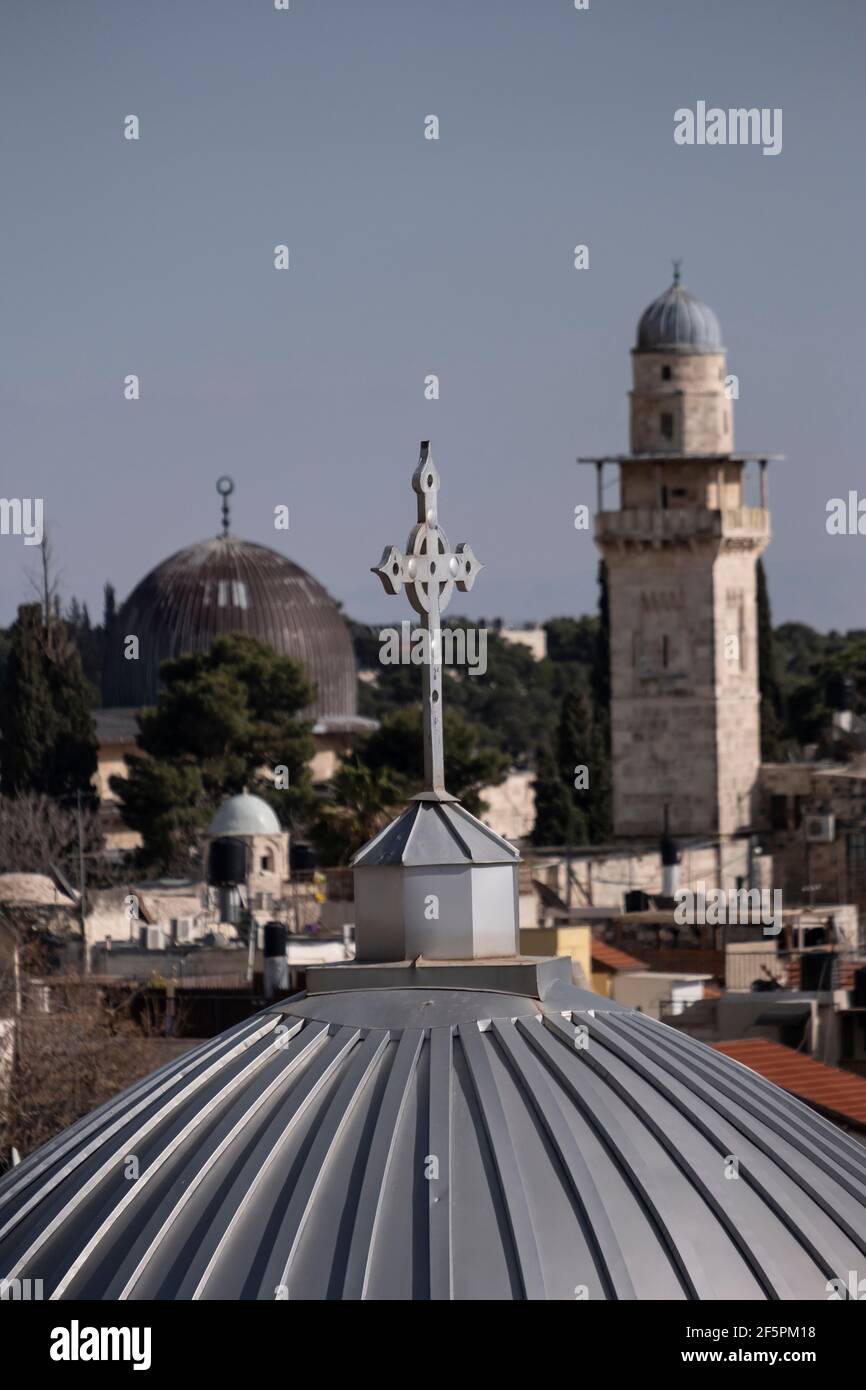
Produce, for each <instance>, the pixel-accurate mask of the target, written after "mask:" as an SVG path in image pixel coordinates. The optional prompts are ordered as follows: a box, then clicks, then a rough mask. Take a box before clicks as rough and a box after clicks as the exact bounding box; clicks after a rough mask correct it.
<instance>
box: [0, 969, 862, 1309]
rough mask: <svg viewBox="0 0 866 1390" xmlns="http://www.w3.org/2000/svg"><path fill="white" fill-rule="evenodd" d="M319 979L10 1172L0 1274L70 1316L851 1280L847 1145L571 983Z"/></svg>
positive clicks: (856, 1258)
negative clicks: (91, 1311)
mask: <svg viewBox="0 0 866 1390" xmlns="http://www.w3.org/2000/svg"><path fill="white" fill-rule="evenodd" d="M553 964H554V963H553V962H551V963H550V965H551V966H552V965H553ZM558 964H559V963H557V965H558ZM565 965H566V967H567V968H568V970H569V971H570V968H571V962H570V961H568V962H565ZM454 968H457V967H452V969H454ZM486 968H488V967H485V966H484V965H483V964H482V965H481V966H480V968H479V966H478V965H477V964H476V965H473V963H472V962H466V963H464V965H463V968H462V970H463V974H464V975H465V976H466V977H470V976H471V975H472V974H473V973H479V974H480V973H481V972H483V970H484V969H486ZM489 968H492V969H495V966H492V967H489ZM514 968H515V969H518V968H519V967H518V966H517V962H515V965H514ZM331 969H332V970H333V972H334V975H335V977H336V991H335V992H330V993H324V994H321V995H315V994H313V995H308V996H307V997H306V998H303V999H297V998H295V999H291V1000H286V1001H284V1002H283V1003H281V1004H278V1005H275V1006H273V1007H271V1008H269V1009H267V1010H266V1011H265V1012H264V1013H261V1014H259V1015H257V1016H256V1017H254V1018H251V1019H249V1020H247V1021H246V1022H244V1023H242V1024H240V1025H238V1026H237V1027H235V1028H233V1029H230V1030H229V1031H228V1032H226V1033H224V1034H222V1036H221V1037H218V1038H214V1039H213V1040H212V1041H210V1042H207V1043H204V1044H203V1045H202V1046H200V1047H198V1048H197V1049H196V1050H195V1051H193V1052H190V1053H187V1054H186V1055H185V1056H183V1057H180V1058H178V1059H176V1060H175V1061H173V1062H171V1063H169V1064H168V1065H167V1066H165V1067H163V1068H161V1070H159V1071H157V1072H154V1073H153V1075H152V1076H148V1077H146V1078H145V1079H144V1080H142V1081H139V1082H137V1083H136V1084H135V1085H134V1086H132V1087H130V1088H129V1089H128V1090H127V1091H125V1092H124V1093H123V1094H122V1095H119V1096H117V1097H115V1098H114V1099H113V1100H111V1101H109V1102H108V1103H107V1104H106V1105H103V1106H102V1107H101V1108H100V1109H99V1110H97V1111H95V1112H94V1113H93V1114H92V1115H90V1116H88V1117H87V1118H86V1119H83V1120H79V1121H78V1123H77V1124H74V1125H72V1126H71V1127H70V1128H69V1129H67V1130H64V1131H63V1133H62V1134H60V1135H58V1136H57V1138H56V1139H53V1140H52V1141H51V1142H50V1143H49V1144H47V1145H45V1146H44V1148H42V1149H39V1150H37V1152H36V1153H34V1154H33V1155H32V1156H31V1157H29V1158H27V1159H26V1160H25V1161H24V1162H23V1163H21V1164H20V1165H19V1166H18V1167H17V1168H14V1169H13V1170H12V1171H11V1172H10V1173H9V1174H7V1176H6V1177H5V1178H4V1179H3V1181H2V1182H0V1268H2V1270H3V1273H4V1276H5V1277H6V1278H22V1279H26V1278H39V1279H42V1280H43V1283H44V1296H45V1297H46V1298H51V1297H54V1298H72V1299H230V1300H233V1299H264V1300H274V1299H289V1300H298V1299H389V1300H391V1299H506V1300H507V1299H559V1300H568V1301H572V1300H574V1299H575V1298H577V1299H585V1298H588V1299H592V1300H596V1299H779V1298H781V1299H814V1300H816V1301H823V1300H826V1298H827V1296H828V1290H827V1283H828V1280H830V1279H833V1278H838V1279H839V1280H840V1281H841V1287H843V1288H847V1283H848V1277H849V1276H848V1271H849V1270H852V1269H854V1270H856V1269H862V1267H863V1258H864V1254H866V1151H864V1149H863V1147H862V1146H861V1145H860V1144H858V1143H857V1142H856V1141H855V1140H854V1139H851V1138H849V1137H848V1136H847V1135H845V1134H843V1133H842V1132H841V1131H840V1130H839V1129H837V1128H836V1127H835V1125H832V1124H830V1123H829V1122H828V1121H826V1120H823V1119H821V1118H820V1117H819V1116H818V1115H816V1114H815V1113H814V1112H813V1111H811V1110H809V1109H807V1107H806V1106H804V1105H802V1104H801V1103H800V1102H798V1101H796V1100H794V1099H792V1098H791V1097H790V1096H789V1095H787V1094H785V1092H783V1091H781V1090H779V1088H778V1087H776V1086H774V1085H772V1084H771V1083H770V1082H767V1081H765V1080H764V1079H763V1078H761V1077H760V1076H757V1075H756V1074H755V1073H754V1072H751V1071H749V1070H748V1069H747V1068H746V1067H744V1066H741V1065H740V1064H739V1063H738V1062H734V1061H732V1060H730V1059H729V1058H727V1057H724V1056H721V1055H720V1054H719V1053H718V1052H715V1051H713V1050H712V1049H711V1048H709V1047H706V1046H705V1045H704V1044H703V1043H700V1042H697V1041H696V1040H694V1039H692V1038H690V1037H688V1036H686V1035H683V1034H681V1033H678V1032H676V1031H674V1030H673V1029H672V1028H669V1027H667V1026H666V1025H664V1024H661V1023H657V1022H655V1021H654V1020H653V1019H650V1018H647V1017H646V1016H644V1015H643V1014H640V1013H636V1012H635V1011H634V1010H632V1009H626V1008H623V1007H621V1006H619V1005H616V1004H614V1003H613V1002H612V1001H610V1000H607V999H604V998H602V997H601V996H599V995H597V994H591V993H589V992H587V991H585V990H578V989H575V988H574V987H573V986H569V985H567V984H562V983H561V984H560V985H559V986H558V988H555V989H553V990H552V991H551V993H550V994H549V995H547V999H546V1002H545V1001H542V1000H540V999H538V998H537V997H533V996H532V995H531V994H528V993H523V992H522V991H521V990H520V988H519V987H518V988H517V989H515V991H514V992H513V993H509V992H507V985H506V987H505V988H504V989H503V988H500V989H477V988H476V989H473V988H472V987H471V985H469V986H468V987H463V988H436V987H435V985H434V986H433V987H430V985H429V984H427V985H425V986H423V987H420V988H401V987H399V984H397V985H396V987H390V988H389V987H387V977H388V975H394V974H395V973H403V974H405V970H404V969H403V968H402V967H401V968H400V970H399V971H397V972H395V967H393V966H391V967H382V968H381V972H380V973H381V974H382V975H383V977H384V979H385V987H384V988H360V989H354V988H351V987H349V988H346V989H344V990H341V989H340V983H339V977H340V972H342V971H344V970H351V969H352V967H332V968H331ZM439 970H440V972H441V973H443V974H445V975H447V973H448V971H447V969H446V970H443V967H441V966H440V967H439ZM317 974H318V976H319V977H320V983H321V982H322V977H325V978H327V975H326V969H325V968H322V969H320V970H319V971H318V972H317ZM502 983H503V984H505V981H504V980H503V982H502ZM131 1154H133V1155H135V1156H136V1159H137V1161H138V1169H137V1173H136V1176H135V1179H134V1180H130V1175H129V1172H128V1165H129V1155H131ZM734 1168H735V1169H736V1171H734Z"/></svg>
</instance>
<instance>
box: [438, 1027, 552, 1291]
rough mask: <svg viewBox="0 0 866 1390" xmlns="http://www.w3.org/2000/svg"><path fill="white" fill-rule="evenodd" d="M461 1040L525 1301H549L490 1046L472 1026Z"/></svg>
mask: <svg viewBox="0 0 866 1390" xmlns="http://www.w3.org/2000/svg"><path fill="white" fill-rule="evenodd" d="M457 1036H458V1037H459V1039H460V1045H461V1047H462V1049H463V1056H464V1058H465V1060H466V1066H467V1069H468V1072H469V1076H470V1078H471V1080H472V1085H473V1087H474V1089H475V1096H476V1099H477V1101H478V1107H479V1110H480V1111H481V1117H482V1120H483V1122H484V1128H485V1131H486V1134H487V1142H488V1143H489V1145H490V1152H491V1155H492V1157H493V1162H494V1165H495V1167H496V1174H497V1177H498V1179H499V1187H500V1191H501V1194H502V1200H503V1204H504V1207H505V1211H506V1214H507V1217H508V1224H509V1228H510V1231H511V1238H512V1241H513V1243H514V1254H515V1257H516V1260H517V1268H518V1270H519V1273H520V1279H521V1281H522V1284H523V1295H524V1297H525V1298H527V1299H530V1300H533V1301H537V1300H543V1299H545V1298H546V1297H547V1290H546V1288H545V1283H544V1268H543V1265H542V1262H541V1255H540V1252H539V1249H538V1237H537V1235H536V1231H535V1226H534V1223H533V1220H532V1213H531V1211H530V1208H529V1202H528V1200H527V1195H526V1188H525V1186H524V1181H523V1175H522V1173H521V1171H520V1164H519V1162H518V1159H517V1154H516V1152H515V1150H514V1144H513V1141H512V1138H511V1132H510V1129H509V1126H508V1123H507V1121H506V1119H505V1111H504V1109H503V1105H502V1097H501V1095H500V1093H499V1088H498V1086H497V1084H496V1080H495V1078H494V1075H493V1071H492V1069H491V1066H490V1058H489V1056H488V1053H487V1049H488V1047H489V1046H490V1043H489V1042H488V1041H487V1040H486V1039H485V1038H484V1037H483V1036H482V1034H481V1033H479V1031H478V1029H477V1028H476V1027H475V1026H473V1025H472V1024H469V1025H466V1024H460V1025H458V1028H457Z"/></svg>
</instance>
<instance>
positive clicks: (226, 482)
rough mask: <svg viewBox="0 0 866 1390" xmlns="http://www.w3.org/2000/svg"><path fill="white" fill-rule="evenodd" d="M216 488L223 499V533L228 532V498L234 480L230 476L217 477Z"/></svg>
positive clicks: (232, 490)
mask: <svg viewBox="0 0 866 1390" xmlns="http://www.w3.org/2000/svg"><path fill="white" fill-rule="evenodd" d="M216 490H217V492H218V493H219V495H220V497H221V498H222V499H223V535H224V536H227V535H228V533H229V498H230V497H231V495H232V493H233V492H234V490H235V485H234V481H233V479H231V478H228V477H223V478H217V485H216Z"/></svg>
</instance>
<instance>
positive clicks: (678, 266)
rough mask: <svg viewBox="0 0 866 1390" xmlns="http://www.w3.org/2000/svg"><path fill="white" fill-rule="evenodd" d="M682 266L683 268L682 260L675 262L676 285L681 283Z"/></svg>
mask: <svg viewBox="0 0 866 1390" xmlns="http://www.w3.org/2000/svg"><path fill="white" fill-rule="evenodd" d="M682 266H683V263H682V261H681V260H680V261H674V262H673V267H674V284H675V285H678V284H679V283H680V274H681V271H682Z"/></svg>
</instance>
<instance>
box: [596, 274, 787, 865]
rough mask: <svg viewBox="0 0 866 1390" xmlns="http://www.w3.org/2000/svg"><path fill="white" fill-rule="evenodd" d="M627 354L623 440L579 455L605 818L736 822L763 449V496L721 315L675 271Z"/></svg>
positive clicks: (640, 827) (751, 684) (748, 721)
mask: <svg viewBox="0 0 866 1390" xmlns="http://www.w3.org/2000/svg"><path fill="white" fill-rule="evenodd" d="M632 362H633V389H632V391H631V393H630V396H631V437H630V446H631V452H630V453H629V454H625V455H613V456H605V457H601V458H593V459H586V460H581V461H582V462H592V463H594V464H595V465H596V469H597V474H598V508H597V512H596V519H595V537H596V541H597V544H598V545H599V547H600V549H601V551H602V554H603V555H604V558H605V561H606V565H607V572H608V585H609V595H610V627H611V691H612V699H611V729H612V749H613V783H614V786H613V800H614V833H615V835H616V836H617V838H619V839H622V838H626V839H633V838H637V837H647V836H656V835H665V834H668V835H672V836H695V835H697V836H702V835H703V836H705V835H733V834H737V833H738V832H740V831H743V830H745V829H747V828H748V827H750V826H751V825H752V823H753V819H754V811H755V789H756V786H757V781H758V773H759V768H760V697H759V693H758V657H757V623H756V561H757V559H758V556H759V555H760V554H761V552H762V551H763V549H764V548H765V547H766V545H767V544H768V542H769V539H770V519H769V511H768V508H767V494H766V458H764V459H759V460H756V461H757V462H759V463H760V468H761V471H760V503H761V505H760V506H750V505H747V496H746V487H745V472H746V468H747V465H748V464H749V463H750V462H751V461H752V459H751V456H749V455H745V454H736V453H734V452H733V402H732V400H731V399H730V398H729V394H728V387H727V385H726V383H727V381H728V378H727V361H726V356H725V350H724V348H723V347H722V343H721V333H720V329H719V324H718V320H717V318H716V316H715V314H714V313H713V311H712V310H711V309H709V308H708V307H707V306H706V305H704V304H701V303H700V302H699V301H698V300H696V299H695V298H694V297H693V296H691V295H690V294H688V292H687V291H686V290H685V289H684V288H683V287H682V285H681V284H680V282H679V275H678V274H677V275H676V276H675V279H674V283H673V284H672V285H671V286H670V288H669V289H668V290H667V291H666V292H665V294H663V295H661V296H660V297H659V299H657V300H655V301H654V302H653V304H651V305H650V306H649V308H648V309H647V310H646V311H645V313H644V314H643V316H642V318H641V320H640V324H639V326H638V339H637V345H636V347H635V348H634V350H633V353H632ZM608 463H615V464H616V465H617V466H618V469H619V484H620V489H619V491H620V495H619V507H618V508H616V509H615V510H606V509H605V508H604V507H603V505H602V499H603V470H604V467H605V464H608Z"/></svg>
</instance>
